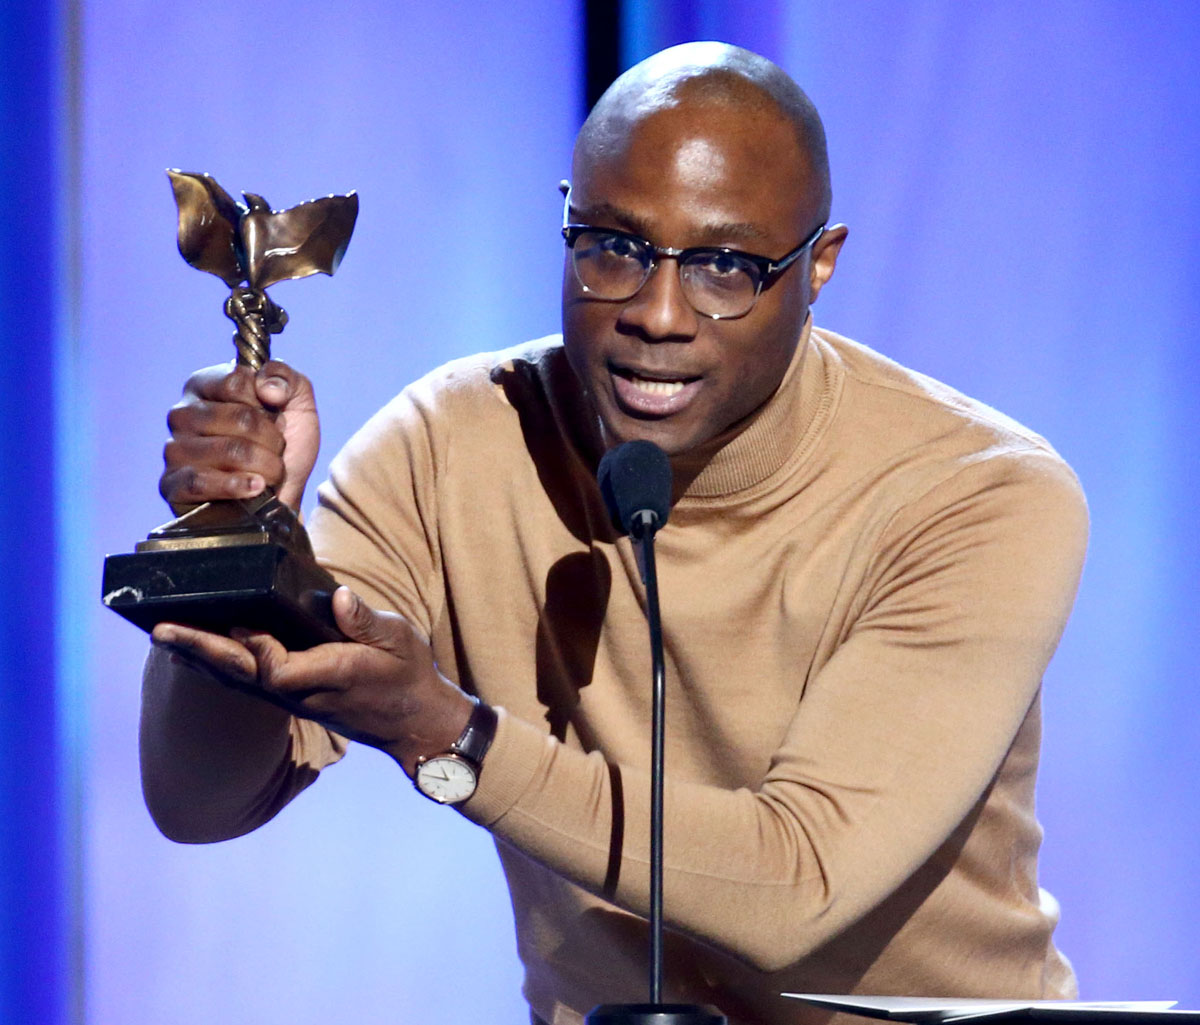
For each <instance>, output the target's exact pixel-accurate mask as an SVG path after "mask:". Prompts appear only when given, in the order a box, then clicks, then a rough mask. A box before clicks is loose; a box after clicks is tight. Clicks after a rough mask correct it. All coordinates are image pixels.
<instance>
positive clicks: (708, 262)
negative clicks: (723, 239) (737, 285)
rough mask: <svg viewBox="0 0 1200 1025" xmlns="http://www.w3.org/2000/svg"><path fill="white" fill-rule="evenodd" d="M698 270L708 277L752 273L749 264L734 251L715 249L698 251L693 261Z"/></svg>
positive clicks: (725, 276)
mask: <svg viewBox="0 0 1200 1025" xmlns="http://www.w3.org/2000/svg"><path fill="white" fill-rule="evenodd" d="M691 262H692V263H693V264H694V265H695V267H696V269H697V270H699V271H701V272H702V273H703V274H705V275H706V276H707V277H712V278H727V277H733V276H734V275H738V274H746V273H750V271H749V264H748V263H747V262H746V261H745V260H743V259H742V258H741V257H740V256H735V255H734V254H732V253H722V252H721V251H719V250H713V251H712V252H709V253H697V254H696V255H695V256H694V257H693V258H692V261H691Z"/></svg>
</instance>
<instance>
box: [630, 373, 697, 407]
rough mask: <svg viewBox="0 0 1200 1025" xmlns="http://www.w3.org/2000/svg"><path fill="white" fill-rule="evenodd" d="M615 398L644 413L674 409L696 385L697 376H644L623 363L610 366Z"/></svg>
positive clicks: (683, 402)
mask: <svg viewBox="0 0 1200 1025" xmlns="http://www.w3.org/2000/svg"><path fill="white" fill-rule="evenodd" d="M609 369H610V372H611V373H612V377H613V386H614V390H615V391H616V395H617V400H618V402H619V403H620V404H621V405H622V406H624V407H625V408H626V410H627V411H628V412H632V413H635V414H641V415H644V416H665V415H667V414H669V413H677V412H678V411H679V410H681V409H682V408H683V407H684V406H686V405H687V404H688V403H689V402H690V401H691V398H692V396H694V395H695V394H696V392H697V391H699V389H700V378H699V377H688V376H681V377H675V378H671V377H666V376H655V377H647V376H644V375H643V374H641V373H638V372H637V371H634V370H630V369H628V368H626V367H610V368H609Z"/></svg>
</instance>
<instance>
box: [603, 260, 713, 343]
mask: <svg viewBox="0 0 1200 1025" xmlns="http://www.w3.org/2000/svg"><path fill="white" fill-rule="evenodd" d="M620 321H621V323H622V324H624V325H625V326H626V327H628V328H630V329H632V330H635V331H637V332H638V333H639V334H641V335H642V336H643V337H644V338H646V339H647V340H648V341H656V342H663V341H683V340H688V339H691V338H693V337H695V334H696V331H697V330H698V328H699V320H698V314H697V313H696V311H695V310H694V309H692V304H691V303H690V302H688V300H687V296H686V295H684V294H683V283H682V282H681V281H680V280H679V264H678V263H676V261H675V260H674V259H673V258H672V257H664V258H662V259H659V260H657V261H656V262H655V267H654V269H653V270H652V271H651V272H650V277H649V278H647V279H646V283H645V284H644V285H642V287H641V289H640V290H639V291H638V293H637V295H635V296H634V297H633V298H632V299H629V300H627V301H626V302H625V305H624V307H623V308H622V310H621V317H620Z"/></svg>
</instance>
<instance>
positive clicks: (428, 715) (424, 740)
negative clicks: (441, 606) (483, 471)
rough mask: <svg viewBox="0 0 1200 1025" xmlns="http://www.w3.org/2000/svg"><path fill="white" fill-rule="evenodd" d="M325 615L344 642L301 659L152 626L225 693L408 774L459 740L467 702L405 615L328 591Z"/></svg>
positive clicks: (239, 634)
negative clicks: (366, 748) (365, 749)
mask: <svg viewBox="0 0 1200 1025" xmlns="http://www.w3.org/2000/svg"><path fill="white" fill-rule="evenodd" d="M333 612H334V617H335V619H336V621H337V625H338V628H339V629H340V630H341V631H342V632H343V633H344V634H345V635H346V636H347V637H348V638H349V641H347V642H337V643H332V644H321V645H318V646H317V647H315V648H310V649H308V650H307V651H288V650H287V649H286V648H284V647H283V645H282V644H280V643H279V642H278V641H277V640H276V639H275V638H274V637H272V636H271V635H270V634H267V633H260V632H256V631H251V630H242V629H235V630H234V631H232V635H231V636H230V637H224V636H221V635H219V634H211V633H206V632H204V631H200V630H195V629H192V628H190V627H185V626H179V625H177V624H174V623H160V624H159V625H158V626H156V627H155V628H154V634H153V637H154V640H155V641H156V642H157V643H159V644H162V645H165V646H167V647H169V648H171V649H173V651H174V652H176V653H177V654H178V655H180V656H182V657H183V658H184V659H186V660H187V661H188V662H191V663H193V664H197V663H198V664H199V665H201V666H203V667H204V668H206V669H208V670H209V671H210V672H212V673H213V674H214V675H215V676H216V677H217V678H218V679H220V680H221V681H222V682H223V683H226V684H228V685H229V686H232V687H235V688H237V689H238V690H242V691H247V692H249V693H252V694H256V695H258V696H259V697H262V698H264V699H265V700H268V701H271V702H273V703H274V704H277V705H279V706H281V707H283V708H285V709H287V710H288V711H289V712H291V713H292V714H293V715H297V716H300V717H301V718H304V719H312V720H314V721H316V722H319V723H321V724H322V725H323V726H326V727H328V728H329V729H331V730H333V731H334V732H335V733H339V734H341V735H342V736H344V737H347V738H348V739H350V740H356V741H358V742H360V743H363V744H369V745H370V746H371V747H376V748H379V750H381V751H384V752H386V753H387V754H389V755H391V756H392V758H394V759H395V760H396V761H397V762H399V763H400V765H401V766H402V767H403V768H404V771H405V772H407V773H408V774H409V775H410V776H411V775H412V774H413V772H414V771H415V767H416V761H417V758H419V757H420V756H421V755H430V754H436V753H438V752H440V751H444V750H446V749H447V748H449V747H450V745H451V744H453V743H454V741H455V740H456V739H458V736H459V734H461V733H462V731H463V729H464V727H465V726H466V723H467V719H468V718H469V717H470V714H471V707H472V702H471V699H470V698H469V697H467V695H466V694H464V693H463V692H462V691H461V690H460V689H459V688H458V687H456V686H455V685H454V684H452V683H451V682H450V681H449V680H447V679H446V678H445V677H444V676H442V675H441V674H440V673H439V672H438V671H437V666H436V665H435V664H434V661H433V652H432V650H431V649H430V647H429V644H428V643H427V642H426V641H425V640H424V639H423V638H422V637H421V636H419V635H418V634H417V632H416V631H415V630H414V629H413V628H412V626H411V625H410V624H409V622H408V620H406V619H405V618H404V617H403V616H399V615H396V614H395V613H391V612H379V611H377V610H375V609H372V608H371V607H370V606H369V605H367V603H366V602H364V601H363V600H362V599H361V598H359V597H358V596H357V595H356V594H354V593H353V592H352V591H351V590H350V589H349V588H348V587H339V588H338V589H337V591H336V592H334V595H333Z"/></svg>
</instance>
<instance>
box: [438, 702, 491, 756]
mask: <svg viewBox="0 0 1200 1025" xmlns="http://www.w3.org/2000/svg"><path fill="white" fill-rule="evenodd" d="M498 722H499V717H498V716H497V715H496V710H495V709H494V708H492V706H491V705H489V704H487V703H486V702H484V701H480V700H479V699H478V698H476V699H475V707H474V708H473V709H471V717H470V718H469V719H468V720H467V725H466V726H465V727H464V728H463V731H462V733H460V734H459V737H458V740H456V741H455V742H454V743H453V744H452V745H451V746H450V750H451V751H452V752H453V753H454V754H457V755H462V756H463V757H464V758H466V759H467V760H468V761H470V762H472V763H473V764H474V765H475V766H476V768H477V769H478V768H481V767H482V766H483V756H484V755H486V754H487V751H488V748H489V747H491V746H492V741H493V740H494V739H495V737H496V724H497V723H498Z"/></svg>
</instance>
